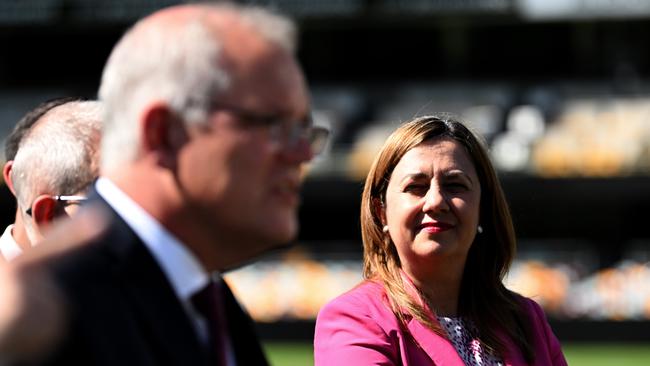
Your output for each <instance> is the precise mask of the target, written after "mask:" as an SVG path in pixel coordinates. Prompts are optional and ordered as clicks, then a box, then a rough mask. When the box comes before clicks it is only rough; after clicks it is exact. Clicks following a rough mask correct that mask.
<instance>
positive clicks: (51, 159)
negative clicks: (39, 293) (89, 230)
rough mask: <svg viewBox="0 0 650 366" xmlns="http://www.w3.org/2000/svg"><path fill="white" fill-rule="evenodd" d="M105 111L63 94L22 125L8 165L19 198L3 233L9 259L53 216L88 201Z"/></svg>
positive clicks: (2, 250)
mask: <svg viewBox="0 0 650 366" xmlns="http://www.w3.org/2000/svg"><path fill="white" fill-rule="evenodd" d="M101 114H102V110H101V106H100V104H99V102H90V101H82V100H80V99H77V98H61V99H56V100H52V101H48V102H45V103H42V104H41V105H39V106H38V107H36V108H35V109H33V110H32V111H30V112H29V113H27V115H25V117H23V118H22V119H21V120H20V121H19V122H18V123H17V124H16V126H15V128H14V130H13V132H12V133H11V134H10V135H9V138H8V140H7V142H6V145H5V156H6V159H7V162H6V163H5V166H4V169H3V176H4V179H5V182H6V184H7V186H8V187H9V189H10V190H11V192H12V193H13V194H14V196H16V200H17V209H16V219H15V220H16V221H15V223H14V224H13V225H10V226H9V227H7V229H6V230H5V232H4V234H3V235H2V237H0V254H1V255H2V257H4V259H5V260H8V261H9V260H12V259H13V258H15V257H16V256H18V255H20V254H21V253H22V252H23V251H25V250H27V249H29V248H30V247H31V246H33V245H35V244H36V243H37V242H38V241H39V240H40V239H41V237H42V230H43V229H44V228H45V227H46V226H47V225H49V223H50V222H51V221H52V220H54V219H55V218H57V217H59V216H61V215H63V214H66V213H68V212H70V211H71V209H72V204H73V203H78V202H79V201H80V200H82V199H83V197H81V196H80V195H81V193H83V191H84V190H85V189H86V188H87V187H88V186H89V185H90V184H91V183H92V182H93V180H94V179H95V178H96V177H97V175H98V164H99V161H98V160H99V156H98V149H99V137H100V132H101V126H100V119H101ZM68 206H69V207H70V208H66V207H68Z"/></svg>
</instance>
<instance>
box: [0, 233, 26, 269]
mask: <svg viewBox="0 0 650 366" xmlns="http://www.w3.org/2000/svg"><path fill="white" fill-rule="evenodd" d="M13 228H14V225H13V224H11V225H9V226H7V228H6V229H5V232H4V233H3V234H2V236H0V254H1V255H2V257H3V258H4V259H5V260H6V261H7V262H11V261H12V260H13V259H14V258H16V257H17V256H19V255H21V254H23V250H22V249H21V248H20V245H18V243H16V240H15V239H14V237H13V235H11V231H12V230H13Z"/></svg>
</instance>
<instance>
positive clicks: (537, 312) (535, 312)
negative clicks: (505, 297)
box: [512, 292, 546, 322]
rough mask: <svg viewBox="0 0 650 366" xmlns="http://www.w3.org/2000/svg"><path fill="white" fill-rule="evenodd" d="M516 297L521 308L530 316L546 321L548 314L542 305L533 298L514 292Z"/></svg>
mask: <svg viewBox="0 0 650 366" xmlns="http://www.w3.org/2000/svg"><path fill="white" fill-rule="evenodd" d="M512 294H513V296H514V298H515V299H516V300H517V302H518V303H519V304H520V306H521V309H522V310H523V311H524V312H525V313H526V314H527V315H528V316H530V317H533V318H535V320H537V321H539V320H543V321H544V322H546V315H545V314H544V310H543V309H542V307H541V306H540V305H539V304H538V303H537V302H536V301H535V300H533V299H532V298H530V297H526V296H523V295H520V294H518V293H516V292H512Z"/></svg>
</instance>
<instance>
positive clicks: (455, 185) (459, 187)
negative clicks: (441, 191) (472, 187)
mask: <svg viewBox="0 0 650 366" xmlns="http://www.w3.org/2000/svg"><path fill="white" fill-rule="evenodd" d="M445 185H446V186H447V188H448V189H451V190H453V191H465V190H467V189H469V188H468V187H467V185H466V184H465V183H461V182H450V183H447V184H445Z"/></svg>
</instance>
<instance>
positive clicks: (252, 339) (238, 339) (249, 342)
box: [221, 282, 268, 366]
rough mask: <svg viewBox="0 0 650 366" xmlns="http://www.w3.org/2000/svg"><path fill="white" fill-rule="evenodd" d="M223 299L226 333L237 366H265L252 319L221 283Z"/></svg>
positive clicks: (264, 357) (264, 359)
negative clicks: (226, 324) (226, 322)
mask: <svg viewBox="0 0 650 366" xmlns="http://www.w3.org/2000/svg"><path fill="white" fill-rule="evenodd" d="M221 288H222V289H223V299H224V306H225V310H226V318H227V319H228V333H229V335H230V341H231V344H232V347H233V350H234V352H235V359H236V360H237V365H251V366H266V365H268V362H267V361H266V356H265V355H264V351H263V350H262V346H261V345H260V342H259V339H258V337H257V334H256V332H255V328H254V326H253V321H252V319H251V318H250V317H249V316H248V314H246V313H245V312H244V310H243V309H242V308H241V307H240V306H239V303H238V302H237V300H236V299H235V297H234V296H233V294H232V292H231V291H230V288H229V287H228V285H227V284H226V283H225V282H223V286H221Z"/></svg>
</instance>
